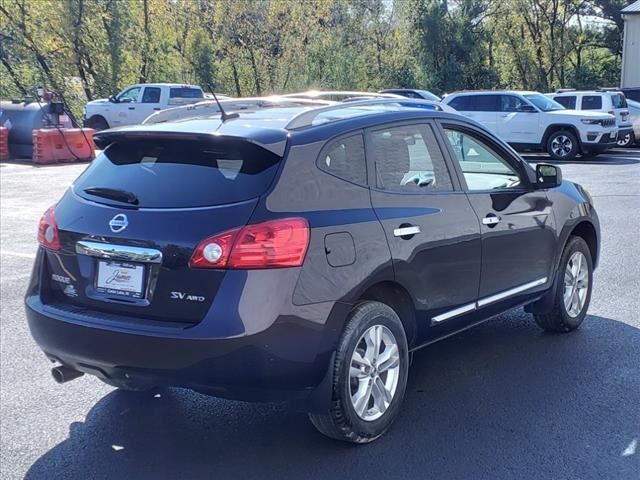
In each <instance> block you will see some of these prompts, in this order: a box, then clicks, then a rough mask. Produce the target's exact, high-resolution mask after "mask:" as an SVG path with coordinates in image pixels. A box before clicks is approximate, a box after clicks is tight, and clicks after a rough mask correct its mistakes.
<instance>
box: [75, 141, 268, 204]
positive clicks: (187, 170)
mask: <svg viewBox="0 0 640 480" xmlns="http://www.w3.org/2000/svg"><path fill="white" fill-rule="evenodd" d="M279 161H280V157H278V156H277V155H275V154H273V153H271V152H268V151H267V150H264V149H263V148H260V147H258V146H255V145H253V144H250V143H247V142H244V141H230V140H225V141H217V142H203V141H194V140H184V139H180V140H167V139H164V140H163V139H156V138H154V139H152V140H124V141H119V142H116V143H113V144H111V145H110V146H108V147H107V148H106V149H105V150H104V151H103V152H102V153H101V154H100V155H99V156H98V157H97V158H96V159H95V160H94V161H93V162H92V163H91V165H90V166H89V168H87V170H85V172H84V173H83V174H82V175H81V176H80V177H79V178H78V179H77V180H76V182H75V184H74V191H75V192H76V193H77V194H78V195H80V196H82V197H84V198H88V199H90V200H93V201H96V202H101V203H109V204H117V205H120V204H121V203H119V202H118V201H113V200H110V199H108V198H102V197H99V196H95V195H92V194H89V193H87V192H85V190H86V189H91V188H101V189H114V190H120V191H125V192H128V193H132V194H134V195H135V197H136V198H137V199H138V202H139V203H138V205H137V206H139V207H142V208H145V207H146V208H187V207H204V206H211V205H220V204H224V203H233V202H239V201H243V200H248V199H251V198H255V197H257V196H260V195H261V194H263V193H264V192H265V191H266V190H267V189H268V188H269V186H270V185H271V182H272V181H273V179H274V177H275V174H276V170H277V166H278V163H279Z"/></svg>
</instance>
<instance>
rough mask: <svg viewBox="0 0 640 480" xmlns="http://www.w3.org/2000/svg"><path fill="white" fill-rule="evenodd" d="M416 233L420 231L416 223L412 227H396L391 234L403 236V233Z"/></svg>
mask: <svg viewBox="0 0 640 480" xmlns="http://www.w3.org/2000/svg"><path fill="white" fill-rule="evenodd" d="M417 233H420V227H419V226H417V225H415V226H413V227H402V228H396V229H395V230H394V231H393V235H394V236H395V237H404V236H405V235H416V234H417Z"/></svg>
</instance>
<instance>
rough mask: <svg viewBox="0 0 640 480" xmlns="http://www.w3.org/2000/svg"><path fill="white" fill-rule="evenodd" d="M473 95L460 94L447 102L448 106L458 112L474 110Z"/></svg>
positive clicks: (474, 97)
mask: <svg viewBox="0 0 640 480" xmlns="http://www.w3.org/2000/svg"><path fill="white" fill-rule="evenodd" d="M476 98H477V97H476V96H475V95H462V96H461V97H456V98H454V99H453V100H451V101H450V102H449V106H450V107H451V108H454V109H455V110H458V111H459V112H473V111H474V110H475V99H476Z"/></svg>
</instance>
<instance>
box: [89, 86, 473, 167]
mask: <svg viewBox="0 0 640 480" xmlns="http://www.w3.org/2000/svg"><path fill="white" fill-rule="evenodd" d="M398 101H399V102H401V104H416V105H417V106H403V105H397V101H396V103H388V104H381V105H374V104H371V101H362V102H349V103H335V104H330V105H324V106H320V107H317V111H315V110H316V109H313V108H309V107H303V106H297V107H272V108H265V109H256V110H242V111H239V112H237V113H238V114H239V115H238V116H237V117H235V118H230V119H228V120H226V121H222V119H221V116H220V113H219V112H216V113H214V114H210V113H209V114H205V115H200V116H194V117H188V118H184V119H179V120H174V121H169V122H162V123H151V124H141V125H132V126H125V127H119V128H113V129H110V130H103V131H100V132H97V133H96V134H95V135H94V139H95V141H96V144H97V145H98V146H99V147H101V148H104V147H105V146H107V145H109V144H110V143H112V142H113V141H116V140H118V139H122V138H139V137H158V136H161V137H163V138H167V137H171V136H174V137H181V138H184V136H185V135H189V136H195V137H196V138H198V137H199V138H201V139H205V138H236V139H244V140H247V141H249V142H252V143H254V144H257V145H259V146H261V147H263V148H266V149H268V150H270V151H272V152H274V153H276V154H278V155H283V154H284V149H285V146H286V143H287V141H288V140H292V142H293V143H294V144H302V143H309V142H314V141H319V140H324V139H327V138H330V137H333V136H335V135H339V134H341V133H346V132H348V131H352V130H357V129H362V128H367V127H371V126H376V125H381V124H386V123H390V122H396V121H398V122H399V121H403V120H411V119H419V118H422V119H429V118H435V117H442V118H451V119H458V120H459V119H464V120H465V121H467V122H468V121H469V120H468V119H466V118H465V117H462V116H461V115H459V114H456V113H450V112H445V111H438V110H434V109H426V108H423V106H424V105H426V104H428V102H425V101H416V100H412V99H406V98H402V99H399V100H398ZM387 102H393V101H392V100H387ZM391 105H395V107H392V106H391ZM330 107H333V108H330ZM312 110H313V112H312ZM304 112H311V113H313V114H314V118H313V120H314V121H315V120H317V121H315V122H314V121H312V122H310V123H308V124H302V125H295V126H292V121H293V119H294V118H296V116H300V115H301V114H303V113H304ZM227 113H228V112H227ZM298 118H299V117H298ZM471 123H475V122H471Z"/></svg>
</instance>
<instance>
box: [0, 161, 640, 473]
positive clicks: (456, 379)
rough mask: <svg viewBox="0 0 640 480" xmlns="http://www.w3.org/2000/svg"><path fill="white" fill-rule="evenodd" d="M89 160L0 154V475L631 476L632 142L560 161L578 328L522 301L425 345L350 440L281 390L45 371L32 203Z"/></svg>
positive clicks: (635, 459)
mask: <svg viewBox="0 0 640 480" xmlns="http://www.w3.org/2000/svg"><path fill="white" fill-rule="evenodd" d="M542 158H543V157H539V156H532V157H528V159H529V160H530V161H532V162H535V161H538V160H541V159H542ZM84 167H85V165H64V166H50V167H42V168H34V167H32V166H29V165H21V164H1V165H0V181H1V202H0V206H1V229H0V233H1V243H0V245H1V251H0V253H1V256H0V266H1V268H0V280H1V292H0V295H1V303H0V307H1V308H0V316H1V319H0V354H1V356H0V379H1V384H0V387H1V390H0V402H1V408H2V414H1V417H0V439H1V456H0V478H2V479H7V480H8V479H18V478H27V479H46V480H54V479H66V480H71V479H82V480H85V479H126V478H135V479H143V478H144V479H146V478H153V479H165V478H166V479H196V478H207V479H210V478H222V479H227V478H242V479H248V478H261V479H265V478H274V479H285V478H296V479H297V478H307V479H315V478H341V479H351V478H358V479H362V478H367V479H370V480H371V479H377V478H380V479H383V478H384V479H386V478H393V479H400V478H419V477H420V478H424V477H429V478H434V479H492V480H495V479H532V480H533V479H535V480H541V479H554V480H555V479H576V480H577V479H580V480H586V479H594V480H596V479H597V480H605V479H612V480H627V479H628V480H638V479H639V478H640V445H638V444H639V443H640V288H639V287H640V274H639V272H640V213H639V212H640V150H635V151H634V150H627V151H617V152H615V153H612V154H607V155H601V156H599V157H597V158H596V159H594V160H592V161H582V160H576V161H575V162H571V163H565V164H563V165H562V167H563V173H564V176H565V178H567V179H571V180H575V181H578V182H579V183H581V184H582V185H584V186H585V187H586V188H587V189H588V190H589V191H590V192H591V193H592V195H593V197H594V201H595V204H596V208H597V209H598V212H599V215H600V220H601V224H602V233H603V243H602V257H601V263H600V267H599V269H598V270H597V272H596V277H595V290H594V294H593V298H592V304H591V309H590V315H589V316H588V318H587V319H586V320H585V323H584V325H583V328H581V329H580V330H578V331H576V332H574V333H573V334H569V335H549V334H545V333H542V332H541V331H540V330H539V329H538V328H537V327H536V326H535V324H534V323H533V321H532V320H531V319H530V317H529V316H528V315H526V314H525V313H524V312H522V311H521V310H518V311H515V312H512V313H509V314H507V315H503V316H501V317H499V318H497V319H495V320H492V321H490V322H487V323H486V324H484V325H482V326H480V327H477V328H474V329H471V330H469V331H467V332H465V333H463V334H461V335H458V336H456V337H453V338H450V339H447V340H445V341H442V342H440V343H438V344H435V345H433V346H432V347H430V348H426V349H424V350H422V351H420V352H419V353H418V354H416V356H415V361H414V365H413V368H412V370H411V373H410V379H409V387H408V390H407V397H406V401H405V404H404V408H403V412H402V415H401V417H400V418H399V419H398V421H397V423H396V424H395V425H394V427H393V428H392V430H391V431H390V432H389V433H388V434H387V435H386V436H385V437H383V438H382V439H380V440H379V441H377V442H375V443H373V444H371V445H368V446H363V447H355V446H351V445H347V444H342V443H337V442H333V441H331V440H328V439H325V438H323V437H322V436H320V435H319V434H317V433H316V431H315V430H314V429H313V427H312V426H311V425H310V424H309V423H308V422H307V420H306V417H305V415H303V414H300V413H295V412H290V411H288V410H286V409H285V408H283V407H282V406H280V405H251V404H246V403H234V402H228V401H224V400H219V399H215V398H210V397H206V396H203V395H200V394H197V393H193V392H189V391H184V390H180V389H168V390H158V391H156V392H150V393H144V394H130V393H123V392H117V391H115V390H113V389H112V388H111V387H108V386H106V385H104V384H102V383H101V382H99V381H98V380H97V379H95V378H91V377H88V376H84V377H82V378H80V379H79V380H76V381H74V382H71V383H68V384H65V385H57V384H55V383H54V382H53V380H52V379H51V376H50V373H49V369H50V364H49V362H48V361H46V360H45V358H44V356H43V355H42V354H41V352H40V351H39V349H38V348H37V346H36V345H35V343H34V342H33V341H32V339H31V337H30V335H29V332H28V329H27V326H26V322H25V317H24V312H23V307H22V296H23V293H24V290H25V288H26V284H27V280H28V277H29V274H30V269H31V263H32V257H33V253H34V251H35V248H36V241H35V233H36V227H37V222H38V219H39V217H40V214H41V213H42V212H43V211H44V210H45V209H46V208H47V207H48V206H49V205H50V204H52V203H54V202H55V201H56V199H58V197H59V196H60V195H61V194H62V193H63V191H64V190H65V188H66V187H67V186H68V185H69V183H70V182H71V181H72V180H73V179H74V178H75V177H76V176H77V175H78V174H79V173H80V172H81V171H82V170H83V169H84Z"/></svg>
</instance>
